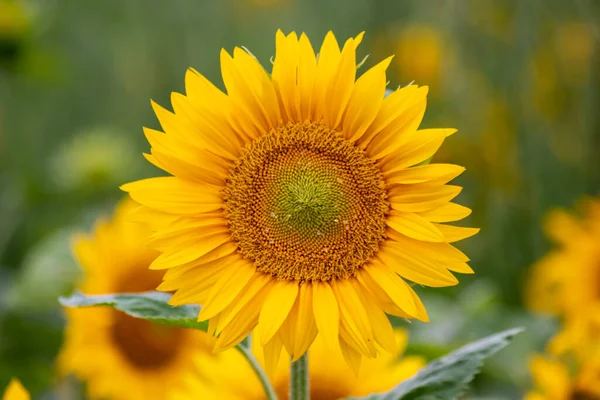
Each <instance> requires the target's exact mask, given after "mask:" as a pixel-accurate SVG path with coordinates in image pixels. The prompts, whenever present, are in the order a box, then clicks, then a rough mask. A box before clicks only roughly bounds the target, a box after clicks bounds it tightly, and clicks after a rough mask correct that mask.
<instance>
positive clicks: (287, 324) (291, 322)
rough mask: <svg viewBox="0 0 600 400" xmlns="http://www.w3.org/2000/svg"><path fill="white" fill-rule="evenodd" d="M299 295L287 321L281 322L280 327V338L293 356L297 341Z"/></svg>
mask: <svg viewBox="0 0 600 400" xmlns="http://www.w3.org/2000/svg"><path fill="white" fill-rule="evenodd" d="M298 303H299V301H298V297H296V301H295V302H294V305H293V306H292V309H291V310H290V313H289V314H288V316H287V318H286V319H285V321H283V324H281V328H280V329H279V338H280V339H281V341H282V342H283V346H284V347H285V349H286V350H287V352H288V354H290V355H291V356H293V355H294V347H295V343H296V332H297V329H296V323H297V322H298V308H299V306H298Z"/></svg>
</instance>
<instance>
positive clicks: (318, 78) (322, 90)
mask: <svg viewBox="0 0 600 400" xmlns="http://www.w3.org/2000/svg"><path fill="white" fill-rule="evenodd" d="M339 60H340V47H339V45H338V43H337V40H336V39H335V36H334V35H333V32H331V31H329V32H327V35H325V39H324V40H323V44H322V45H321V50H320V51H319V57H318V61H317V68H316V71H315V80H314V85H313V88H312V93H311V96H310V104H309V108H310V118H311V119H312V120H313V121H319V120H321V119H322V118H323V117H324V115H323V111H324V110H325V105H326V103H325V101H326V93H327V88H328V87H329V83H330V82H331V80H332V79H333V76H334V74H335V72H336V71H337V66H338V64H339Z"/></svg>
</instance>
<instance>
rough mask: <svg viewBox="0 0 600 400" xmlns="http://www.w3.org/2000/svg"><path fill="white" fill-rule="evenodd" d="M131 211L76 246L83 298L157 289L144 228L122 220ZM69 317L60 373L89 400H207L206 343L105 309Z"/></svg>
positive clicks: (126, 206)
mask: <svg viewBox="0 0 600 400" xmlns="http://www.w3.org/2000/svg"><path fill="white" fill-rule="evenodd" d="M132 206H133V202H132V201H131V200H127V202H123V203H122V204H121V205H120V206H119V207H118V208H117V210H116V213H115V216H114V219H113V220H112V221H100V222H99V223H98V224H97V227H96V229H95V232H94V234H93V235H91V236H84V237H78V238H76V240H75V241H74V250H75V253H76V256H77V258H78V260H79V262H80V264H81V266H82V268H83V270H84V272H85V279H84V280H83V282H82V284H81V287H80V289H81V290H82V291H83V292H84V293H87V294H105V293H122V292H127V293H131V292H142V291H148V290H154V289H155V288H156V286H157V285H158V284H159V283H160V281H161V278H162V273H161V272H160V271H151V270H149V269H148V265H149V264H150V263H151V262H152V261H153V260H154V259H155V258H156V256H157V254H156V253H155V252H154V251H151V250H148V249H147V247H146V246H145V245H144V240H145V239H146V238H147V235H148V232H147V231H146V230H147V228H146V227H144V226H143V225H140V224H135V223H132V222H129V221H126V220H125V219H124V216H125V215H126V214H128V213H129V212H130V211H131V208H132ZM66 315H67V326H66V331H65V343H64V346H63V349H62V351H61V354H60V355H59V367H60V369H61V371H62V372H63V373H64V374H68V373H72V374H74V375H76V376H77V377H78V378H80V379H81V380H83V381H85V382H86V384H87V389H88V393H89V395H90V397H91V398H98V399H114V400H119V399H123V400H125V399H126V400H136V399H140V400H142V399H143V400H150V399H157V400H159V399H186V398H194V399H198V398H207V397H206V396H205V397H203V396H204V393H205V390H206V388H205V385H204V383H203V375H202V372H201V370H200V366H201V364H204V365H207V363H209V362H210V359H211V358H212V357H213V356H212V355H211V348H212V343H213V342H214V338H212V337H211V336H210V335H208V334H206V333H204V332H199V331H195V330H188V329H179V328H171V327H165V326H161V325H155V324H152V323H149V322H147V321H144V320H140V319H135V318H133V317H129V316H127V315H126V314H123V313H121V312H119V311H116V310H112V309H108V308H103V307H96V308H91V309H67V310H66Z"/></svg>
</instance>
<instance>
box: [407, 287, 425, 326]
mask: <svg viewBox="0 0 600 400" xmlns="http://www.w3.org/2000/svg"><path fill="white" fill-rule="evenodd" d="M407 287H408V290H409V291H410V294H411V295H412V298H413V300H414V302H415V306H416V307H417V314H416V315H415V316H414V317H415V318H416V319H418V320H421V321H423V322H429V316H428V315H427V310H426V309H425V306H424V305H423V302H422V301H421V298H420V297H419V295H418V294H417V293H416V292H415V291H414V290H413V288H411V287H410V286H408V285H407Z"/></svg>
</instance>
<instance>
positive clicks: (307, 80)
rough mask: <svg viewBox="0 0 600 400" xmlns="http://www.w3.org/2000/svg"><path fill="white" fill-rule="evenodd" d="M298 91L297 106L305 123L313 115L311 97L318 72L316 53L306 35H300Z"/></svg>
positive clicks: (301, 119)
mask: <svg viewBox="0 0 600 400" xmlns="http://www.w3.org/2000/svg"><path fill="white" fill-rule="evenodd" d="M298 51H299V55H298V91H297V94H296V104H298V108H299V110H300V121H305V120H306V119H309V118H310V115H311V96H312V91H313V87H314V83H315V76H316V71H317V59H316V57H315V51H314V50H313V48H312V45H311V44H310V40H308V37H307V36H306V34H304V33H303V34H302V35H300V40H299V42H298Z"/></svg>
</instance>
